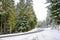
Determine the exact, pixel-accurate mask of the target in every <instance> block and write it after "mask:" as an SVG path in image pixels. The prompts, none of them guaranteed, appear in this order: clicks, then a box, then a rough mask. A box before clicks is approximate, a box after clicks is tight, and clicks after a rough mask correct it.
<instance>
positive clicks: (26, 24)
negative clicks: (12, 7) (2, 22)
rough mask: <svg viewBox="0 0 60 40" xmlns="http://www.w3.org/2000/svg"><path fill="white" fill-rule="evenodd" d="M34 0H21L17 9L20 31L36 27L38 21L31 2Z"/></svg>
mask: <svg viewBox="0 0 60 40" xmlns="http://www.w3.org/2000/svg"><path fill="white" fill-rule="evenodd" d="M31 2H32V0H31V1H29V0H20V2H19V3H18V4H17V7H16V10H17V13H18V17H17V18H18V19H17V26H18V28H17V29H18V31H23V32H24V31H28V30H31V29H32V28H34V27H35V25H36V23H37V21H36V16H35V14H34V11H33V8H32V7H33V6H32V4H31Z"/></svg>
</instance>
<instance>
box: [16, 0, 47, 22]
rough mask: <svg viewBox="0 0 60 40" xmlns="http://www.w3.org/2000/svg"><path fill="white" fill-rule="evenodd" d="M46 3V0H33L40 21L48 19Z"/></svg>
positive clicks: (17, 0)
mask: <svg viewBox="0 0 60 40" xmlns="http://www.w3.org/2000/svg"><path fill="white" fill-rule="evenodd" d="M17 2H19V0H15V4H17ZM45 3H46V0H33V8H34V11H35V14H36V16H37V19H38V21H43V20H45V19H46V16H47V8H46V6H47V4H45Z"/></svg>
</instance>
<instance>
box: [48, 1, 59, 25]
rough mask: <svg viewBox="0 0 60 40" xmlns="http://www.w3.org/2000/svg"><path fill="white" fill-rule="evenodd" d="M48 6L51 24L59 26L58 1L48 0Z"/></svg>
mask: <svg viewBox="0 0 60 40" xmlns="http://www.w3.org/2000/svg"><path fill="white" fill-rule="evenodd" d="M48 3H50V5H49V6H48V9H49V10H50V13H51V15H50V17H51V20H52V22H54V23H55V24H60V0H48Z"/></svg>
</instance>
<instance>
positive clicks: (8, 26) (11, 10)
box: [0, 0, 15, 33]
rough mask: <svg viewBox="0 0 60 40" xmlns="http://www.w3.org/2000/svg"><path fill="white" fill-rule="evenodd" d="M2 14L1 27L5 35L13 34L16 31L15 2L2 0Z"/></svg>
mask: <svg viewBox="0 0 60 40" xmlns="http://www.w3.org/2000/svg"><path fill="white" fill-rule="evenodd" d="M1 2H2V13H1V17H0V18H1V20H2V21H1V25H0V26H1V27H2V28H3V33H12V32H13V31H14V30H15V7H14V1H13V0H1Z"/></svg>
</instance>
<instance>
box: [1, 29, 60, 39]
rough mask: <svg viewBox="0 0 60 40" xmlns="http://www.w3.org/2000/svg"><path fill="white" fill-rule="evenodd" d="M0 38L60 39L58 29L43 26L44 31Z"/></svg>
mask: <svg viewBox="0 0 60 40" xmlns="http://www.w3.org/2000/svg"><path fill="white" fill-rule="evenodd" d="M0 40H60V31H57V30H51V29H50V28H45V31H42V32H38V33H33V34H29V35H22V36H14V37H6V38H0Z"/></svg>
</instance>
